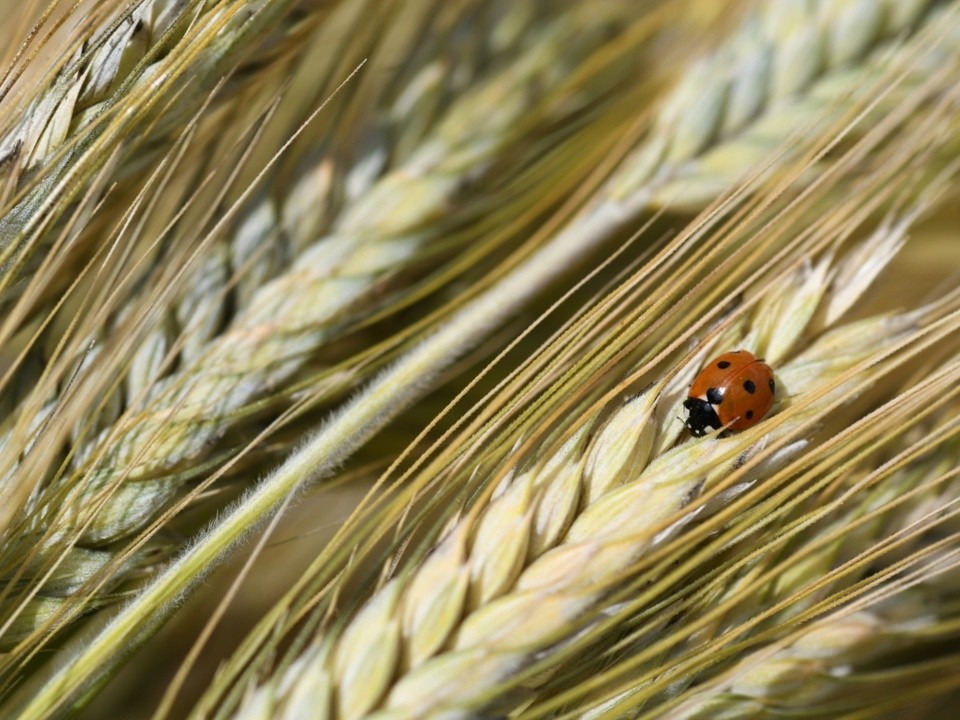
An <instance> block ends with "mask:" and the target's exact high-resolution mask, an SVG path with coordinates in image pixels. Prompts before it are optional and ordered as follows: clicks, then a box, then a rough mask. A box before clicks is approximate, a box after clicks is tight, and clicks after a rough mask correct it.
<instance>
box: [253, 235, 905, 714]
mask: <svg viewBox="0 0 960 720" xmlns="http://www.w3.org/2000/svg"><path fill="white" fill-rule="evenodd" d="M884 240H885V241H888V240H889V238H888V237H886V238H884ZM829 274H830V273H829V272H828V270H827V266H826V265H825V264H821V265H820V266H818V267H817V268H816V269H814V270H813V271H804V275H803V277H804V281H803V282H802V283H800V284H799V286H798V285H796V284H793V285H787V286H786V287H788V288H789V289H787V290H785V291H784V292H783V294H782V295H781V296H780V297H777V298H771V300H776V302H773V303H772V304H771V307H779V308H781V312H783V313H784V314H783V315H781V322H779V323H769V325H767V324H766V322H765V324H764V327H765V328H769V327H774V328H777V329H776V330H774V331H773V332H772V334H767V333H768V332H769V330H766V331H764V332H762V333H761V332H751V331H748V332H747V335H746V337H743V336H741V339H740V340H739V341H738V339H737V337H736V335H735V334H734V336H731V337H727V338H725V342H726V343H727V344H732V345H734V346H736V345H738V344H739V343H740V342H742V343H743V344H744V345H745V346H746V347H748V348H752V349H753V350H755V351H758V352H761V353H763V352H765V350H766V349H767V348H774V347H778V346H779V347H782V348H786V349H789V348H791V347H793V346H794V345H795V343H796V342H797V340H798V339H799V338H800V337H801V336H802V335H803V333H804V331H805V330H806V328H807V324H808V323H809V321H810V319H811V318H812V317H813V315H814V311H815V309H816V308H817V307H818V306H820V305H821V302H827V303H829V299H826V298H825V296H826V295H828V293H827V288H828V285H829V282H828V277H829ZM867 284H869V282H867V283H863V284H861V287H865V286H866V285H867ZM794 288H797V289H794ZM785 300H788V302H784V301H785ZM790 301H792V302H790ZM786 308H790V310H789V311H788V310H786ZM798 308H803V309H804V312H798V311H797V309H798ZM766 315H769V313H766ZM761 316H763V315H761ZM763 317H764V320H765V321H766V320H767V319H768V318H767V317H766V316H763ZM804 318H805V319H804ZM787 320H789V321H787ZM916 322H917V318H916V316H914V315H907V316H902V317H896V316H886V317H878V318H873V319H871V320H868V321H862V322H857V323H852V324H847V325H841V326H839V327H836V328H834V329H833V330H830V331H828V332H826V333H824V334H823V335H822V337H821V338H820V339H819V340H817V341H815V342H814V343H813V345H812V346H811V347H810V348H809V349H808V350H807V351H805V352H803V353H801V354H800V355H795V356H794V359H792V360H790V361H787V362H785V363H784V364H783V365H782V367H781V369H780V370H779V371H778V380H779V386H780V387H783V388H784V389H785V390H784V392H785V393H787V394H788V395H789V396H790V397H791V398H792V399H791V402H795V401H796V402H799V401H801V400H802V398H803V397H804V396H805V395H807V394H810V393H813V392H814V390H815V389H816V388H819V387H823V386H824V385H829V384H830V383H831V382H833V381H834V380H835V379H837V378H839V377H841V376H843V374H844V373H845V372H847V371H849V370H850V369H851V368H852V367H854V366H856V365H857V364H859V363H861V362H862V361H863V360H864V359H865V358H866V357H869V356H871V355H872V354H873V353H875V352H878V351H879V350H880V349H882V348H884V347H888V346H889V344H890V343H894V342H896V339H897V338H900V339H902V338H903V335H902V333H909V332H910V331H911V330H910V329H911V328H914V327H915V324H916ZM755 329H756V328H755ZM781 354H782V355H788V354H789V350H781ZM702 361H703V356H702V355H701V356H698V357H697V358H695V359H694V360H693V361H692V362H690V363H689V364H688V365H687V366H686V367H684V368H683V369H682V370H680V371H678V372H677V373H676V374H674V375H671V376H670V377H668V378H664V379H663V380H662V381H661V382H660V383H658V384H657V386H656V387H654V388H652V389H651V390H648V391H646V392H644V393H642V394H641V395H640V396H638V397H636V398H633V399H631V400H629V401H628V402H627V403H625V404H624V405H623V406H622V407H620V408H618V409H617V410H616V411H614V412H613V414H612V415H611V416H610V417H609V418H607V419H606V420H603V421H602V422H601V423H600V424H599V426H598V427H597V428H596V429H595V431H594V432H593V437H592V438H588V437H587V436H586V435H585V434H584V433H579V434H577V435H575V436H574V437H573V438H572V439H571V440H570V441H569V442H567V443H566V445H565V446H564V447H563V449H562V450H561V451H560V452H559V453H558V454H557V455H554V456H551V457H546V458H541V459H539V460H538V461H536V462H533V463H531V464H530V465H529V466H528V467H526V468H525V469H521V470H519V471H517V472H516V473H514V475H513V476H512V477H510V478H509V483H508V485H507V486H506V488H505V489H504V490H503V491H502V492H500V493H499V494H497V495H496V496H495V498H494V499H493V500H491V502H490V504H489V505H488V506H486V507H485V508H484V509H483V511H482V512H479V513H471V514H470V515H469V516H468V517H467V518H466V519H464V520H463V521H461V522H459V523H457V524H456V525H455V526H454V527H453V529H452V530H451V531H450V532H449V533H448V534H447V536H446V538H445V539H444V540H443V541H442V543H440V545H439V546H438V548H437V549H436V551H435V552H433V553H432V554H431V555H430V556H429V557H428V558H427V559H426V561H425V562H424V564H423V565H422V566H421V567H420V568H418V569H417V570H415V571H414V572H413V573H412V574H411V575H409V576H403V577H401V578H398V579H396V580H393V581H391V582H390V583H389V584H388V585H387V586H386V587H385V588H384V589H383V590H382V591H380V592H379V593H377V595H376V596H375V597H374V598H373V599H372V600H371V601H370V602H369V603H368V604H367V605H366V606H365V607H364V608H363V609H362V610H361V611H360V612H359V613H358V615H357V616H356V617H355V618H354V619H353V620H352V621H351V622H349V623H348V624H347V626H346V628H345V629H344V630H343V632H342V634H341V635H339V636H337V637H336V638H335V639H334V638H332V637H331V638H328V637H324V636H321V637H320V638H318V639H317V641H316V643H315V647H313V648H312V649H311V650H309V651H308V656H309V657H310V660H309V662H307V661H304V660H303V659H301V660H300V661H297V662H296V663H294V665H292V666H291V668H290V669H289V670H288V671H287V672H286V673H282V674H281V675H280V676H278V677H276V678H275V679H274V680H273V681H271V682H270V683H268V684H266V685H264V686H262V687H260V688H259V689H258V690H257V691H256V692H254V693H252V694H251V695H249V697H248V702H247V703H246V704H245V705H244V709H242V710H241V711H239V712H238V714H237V717H259V716H263V715H264V714H270V713H275V714H277V715H280V716H284V715H285V714H289V715H290V716H296V714H297V713H298V712H301V711H302V710H303V708H304V706H303V705H301V704H300V702H301V701H302V700H301V699H302V698H305V697H313V698H315V697H317V696H318V695H325V696H327V697H329V698H330V706H329V707H328V708H327V712H328V713H329V715H328V716H329V717H337V718H350V719H353V718H358V717H365V716H367V715H368V714H370V716H371V717H384V718H388V717H389V718H406V717H423V718H426V717H434V716H435V714H436V716H438V717H439V716H443V715H444V713H447V712H452V713H454V714H458V713H465V712H471V711H472V710H471V708H475V703H479V704H480V705H482V704H483V703H484V702H489V698H490V696H491V694H492V693H493V692H494V688H496V687H497V686H498V684H499V683H502V682H504V681H505V680H506V679H507V678H508V677H509V676H510V675H511V674H513V673H516V672H517V671H519V670H520V669H521V668H523V667H525V666H527V665H529V664H530V663H531V662H532V660H533V659H534V657H539V658H543V657H544V655H543V653H545V652H548V651H549V648H551V647H552V646H555V645H556V644H557V642H558V641H559V640H560V639H561V638H562V637H563V636H564V633H565V632H566V629H567V628H569V627H570V626H571V624H576V625H578V626H579V624H580V623H581V622H582V618H583V616H584V614H585V613H590V612H591V611H595V609H596V608H597V607H598V604H600V603H602V599H603V597H604V596H605V594H606V593H605V590H606V588H609V587H610V585H611V583H613V582H614V581H615V580H616V579H617V578H619V577H620V576H621V575H622V573H624V572H625V571H626V570H627V569H628V568H629V567H630V566H631V565H632V564H633V563H634V562H636V561H637V559H638V558H639V557H640V556H642V555H643V554H644V553H645V552H647V551H649V549H650V548H651V547H653V546H655V545H656V544H657V543H658V542H662V540H663V537H664V536H663V535H662V533H661V530H662V528H663V527H664V526H665V525H668V524H669V521H670V520H671V519H676V518H677V517H678V513H680V512H681V511H682V509H683V508H684V507H685V506H686V505H687V504H688V503H689V502H690V501H691V499H692V498H693V497H696V496H697V494H699V493H707V492H710V491H711V490H712V489H713V487H714V486H715V485H717V484H718V483H721V482H722V481H723V480H724V479H725V478H727V477H728V476H729V475H730V473H731V472H733V471H734V469H735V468H737V467H739V466H740V465H742V464H743V463H744V462H746V461H747V460H748V459H749V458H750V457H751V456H753V455H754V454H755V453H758V452H760V451H761V450H762V449H763V447H764V446H765V445H766V444H768V443H772V442H776V440H777V438H784V437H787V436H788V435H790V434H795V432H796V430H797V429H798V428H800V427H803V426H804V425H805V424H807V423H809V421H810V417H811V415H815V414H816V413H817V412H818V410H817V407H818V404H821V405H819V406H820V407H825V406H827V405H828V404H829V403H831V402H835V401H836V396H835V395H832V394H828V395H825V396H822V397H820V398H819V399H818V400H817V401H816V402H814V403H813V404H812V405H811V406H810V407H809V408H808V410H807V412H806V413H805V414H804V415H800V416H797V417H795V418H794V419H792V420H790V421H786V422H784V423H783V424H782V425H781V426H779V427H778V428H777V429H776V430H773V431H771V432H769V433H767V434H766V435H762V434H761V433H759V432H757V433H751V434H748V435H744V436H739V437H735V438H728V439H720V440H711V441H709V442H687V443H684V444H682V445H680V446H679V447H677V448H675V449H672V450H671V449H669V448H670V447H671V445H672V444H673V442H674V441H675V439H676V438H677V436H678V433H679V430H680V428H679V425H678V423H677V422H676V415H677V413H678V410H677V407H678V406H677V402H678V400H679V399H680V397H681V396H682V393H683V389H684V388H685V387H686V385H687V384H688V383H689V382H690V379H691V377H692V374H693V373H695V372H696V371H697V369H698V368H699V365H700V363H702ZM849 382H850V380H849V379H847V380H846V383H845V385H846V386H847V387H849ZM590 424H591V423H590V422H589V421H587V422H585V426H586V427H589V426H590ZM803 445H804V442H803V441H799V442H796V443H794V444H793V445H789V446H788V447H787V448H785V449H784V450H783V451H781V452H780V453H778V454H777V455H775V456H774V458H773V459H772V460H770V461H769V462H768V463H767V465H766V471H769V469H770V468H771V467H772V466H776V464H778V463H780V462H783V461H785V460H786V459H787V458H788V457H789V456H790V454H791V453H793V452H796V451H798V450H799V449H800V448H802V447H803ZM755 472H756V473H757V474H758V475H762V474H763V472H764V470H762V469H760V468H757V469H756V470H755ZM323 688H325V689H326V690H324V691H321V689H323ZM377 708H380V710H378V711H376V712H374V711H375V710H376V709H377Z"/></svg>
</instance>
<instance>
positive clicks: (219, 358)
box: [4, 17, 599, 642]
mask: <svg viewBox="0 0 960 720" xmlns="http://www.w3.org/2000/svg"><path fill="white" fill-rule="evenodd" d="M597 41H599V37H597V36H594V35H591V34H590V33H586V32H584V26H583V24H582V23H579V22H577V21H576V20H575V18H574V17H560V18H559V19H557V20H555V21H554V22H552V23H549V24H547V25H546V26H545V28H543V29H542V30H539V31H538V32H537V33H534V34H532V35H530V36H529V37H528V38H527V40H526V42H525V43H524V44H523V47H522V48H518V49H517V52H518V55H519V57H518V58H517V60H516V61H515V62H513V63H508V64H505V66H504V67H502V68H501V69H499V70H498V71H496V72H495V73H494V74H493V76H492V77H490V78H488V79H487V80H486V81H484V82H480V83H478V85H477V87H475V88H473V89H471V90H470V91H469V92H466V93H464V95H463V96H462V97H460V98H459V99H458V100H457V101H456V102H454V103H453V104H452V106H451V107H450V108H449V110H448V112H447V113H446V114H445V115H444V117H443V118H442V120H441V121H440V122H439V123H438V125H437V127H436V128H435V130H434V131H433V132H431V133H430V134H429V136H428V137H427V140H426V141H425V142H424V143H423V145H422V146H421V147H420V148H419V149H418V150H415V151H412V152H411V153H410V155H409V158H408V160H407V162H405V163H404V164H403V165H402V166H401V167H398V168H396V169H395V170H393V171H392V172H389V173H387V174H386V175H385V176H383V178H382V179H381V180H379V181H378V182H376V183H374V185H373V186H372V188H371V189H370V190H369V191H368V192H366V193H364V194H363V195H361V196H360V197H358V198H357V199H356V200H355V201H354V202H352V203H350V204H349V205H348V206H347V209H346V210H345V211H344V213H343V214H342V215H341V216H340V218H339V219H338V221H337V222H336V224H335V229H334V233H333V234H331V235H327V236H324V237H322V238H321V239H320V240H317V241H316V242H314V243H312V244H311V245H309V247H307V248H306V249H305V250H304V251H303V252H302V253H301V254H300V256H299V257H298V259H297V260H296V262H295V263H294V264H293V266H292V267H291V269H290V270H289V271H288V272H286V273H283V274H281V275H280V276H278V277H277V278H275V279H274V280H272V281H270V282H268V283H266V284H265V285H263V286H262V287H260V288H259V289H258V290H257V291H256V292H255V293H254V295H253V297H251V298H250V302H249V305H248V307H247V308H246V309H245V310H243V311H242V312H241V313H240V315H239V317H238V318H237V319H236V320H235V322H234V324H233V325H232V326H231V328H230V329H228V330H227V331H226V332H225V333H223V334H222V335H219V336H217V337H216V338H214V339H213V340H211V341H210V342H209V343H207V344H206V345H205V346H204V348H203V350H202V353H200V354H198V355H197V356H196V357H195V358H194V360H195V362H194V363H193V364H192V365H190V366H188V367H187V368H186V369H185V370H183V371H182V372H179V373H176V374H174V375H171V376H168V377H165V378H162V379H160V380H159V381H154V379H153V378H154V375H155V371H153V374H152V371H151V367H150V362H151V361H152V362H154V363H158V362H160V361H161V359H162V357H163V354H162V353H161V352H159V351H158V350H157V347H158V346H161V349H162V343H161V342H154V343H151V344H150V345H149V346H147V348H146V349H145V351H144V352H147V353H148V357H147V358H146V361H145V362H144V363H139V362H138V363H137V365H136V366H135V369H136V371H137V372H136V374H135V375H134V377H133V378H132V379H133V380H134V381H140V382H141V384H143V385H144V386H145V387H148V388H149V392H148V393H147V397H146V398H145V400H144V402H143V405H142V406H141V407H139V408H134V409H132V410H131V411H130V412H128V413H127V414H126V415H125V416H123V417H122V418H121V419H120V421H119V422H118V424H117V425H116V426H114V427H111V428H108V429H106V430H104V431H103V432H102V433H101V434H100V436H99V437H98V438H96V439H95V440H94V441H93V442H90V443H88V444H87V445H86V446H84V447H81V448H80V449H79V451H78V452H77V454H76V457H75V465H76V471H75V472H76V473H77V477H81V478H82V479H81V480H77V477H74V476H67V477H65V478H62V479H60V480H59V481H58V482H55V483H52V484H50V485H49V486H47V487H46V488H45V489H44V490H43V491H42V492H41V493H40V494H38V495H37V496H36V497H35V498H34V500H33V502H32V508H33V510H32V512H31V514H30V515H28V516H27V518H25V520H24V521H23V523H22V526H23V527H25V528H26V533H25V534H24V533H20V534H19V535H20V537H21V539H22V540H21V543H18V544H17V547H20V548H22V547H24V545H23V544H22V543H23V542H26V537H27V536H32V537H37V536H38V535H39V536H40V537H41V538H42V540H41V542H42V543H44V544H45V545H46V546H48V547H49V549H50V550H49V552H50V553H51V554H52V556H57V555H59V553H60V549H59V548H60V546H61V544H62V543H61V540H62V538H64V537H66V536H67V535H69V534H70V533H71V532H72V531H71V530H70V528H77V527H78V526H79V527H80V528H81V529H80V530H79V537H75V538H73V539H72V540H71V542H72V543H74V544H75V545H76V546H77V547H79V548H99V547H102V546H104V545H106V544H108V543H110V542H112V541H115V540H118V539H120V538H123V537H125V536H128V535H130V534H131V533H135V532H137V531H139V530H140V529H142V528H144V527H146V526H147V525H148V524H149V523H150V522H151V521H152V520H153V519H154V518H155V517H156V515H157V513H158V512H159V511H160V510H162V509H163V508H164V507H166V506H167V505H168V504H169V503H170V502H171V501H172V500H174V499H175V498H177V497H178V496H179V495H180V494H181V491H180V488H181V486H182V482H183V481H182V479H181V468H182V467H183V466H184V465H185V464H186V463H188V462H196V461H198V459H199V458H200V457H202V455H203V453H204V452H205V451H206V450H207V449H208V447H209V445H210V444H211V442H212V441H213V440H214V439H215V438H216V437H217V436H219V435H220V434H221V433H223V432H224V429H225V428H226V427H228V424H229V422H230V420H231V419H232V417H233V416H234V415H236V414H237V413H238V411H239V410H240V409H242V408H243V407H244V406H245V405H246V404H247V403H249V402H250V401H251V400H253V399H254V398H256V397H258V396H259V395H260V394H263V393H264V392H267V391H269V390H271V389H274V388H276V387H278V386H282V385H283V383H284V382H285V381H286V380H288V379H289V378H290V377H291V376H292V375H293V374H294V373H295V372H296V371H297V370H299V368H300V367H302V365H303V364H304V363H305V362H306V361H307V360H308V359H309V357H310V353H311V351H313V350H315V349H316V348H318V347H320V346H322V345H323V344H324V343H325V342H327V341H329V340H330V339H331V338H333V337H335V336H336V334H337V333H338V331H340V330H341V329H342V328H343V327H346V326H348V325H349V324H350V323H351V322H355V321H356V319H357V318H358V317H362V316H363V313H364V307H365V305H367V306H369V304H370V303H373V302H376V300H377V298H378V296H379V294H380V293H381V292H382V291H383V289H384V287H385V283H387V282H388V281H389V279H390V278H391V277H392V276H393V275H395V274H396V273H397V272H399V271H400V270H401V269H402V268H403V267H404V266H405V265H410V264H412V263H414V262H416V261H417V259H418V258H420V257H421V256H422V254H423V253H424V252H425V250H426V248H427V246H428V245H429V243H430V241H431V240H434V241H438V240H439V241H442V239H443V238H442V237H437V236H436V235H435V234H431V233H429V232H428V231H425V230H421V229H419V228H421V227H422V226H424V225H425V224H426V223H427V221H428V220H429V219H430V218H432V217H434V216H436V215H437V214H439V213H440V212H442V210H443V208H445V207H446V205H447V204H448V203H449V201H450V199H451V197H452V196H453V194H454V193H455V192H456V191H457V190H458V189H459V188H460V187H461V186H462V184H463V180H464V178H465V176H467V175H474V174H476V173H477V172H479V171H480V170H482V168H483V167H484V166H485V165H487V164H489V163H490V162H491V161H492V159H493V158H495V157H496V155H497V153H498V152H499V150H500V148H502V147H503V146H504V144H505V143H506V142H507V141H508V140H509V138H510V133H511V129H512V128H513V127H514V126H515V125H516V123H517V122H518V121H519V119H520V118H522V117H523V116H524V115H526V114H527V113H529V112H530V109H531V108H532V107H533V106H534V105H535V104H536V103H537V102H538V100H539V98H541V97H542V96H543V94H544V93H545V92H548V91H549V90H550V89H551V88H553V87H555V86H556V84H557V80H558V79H560V78H562V77H563V76H564V75H565V74H566V73H567V72H568V71H569V68H568V67H567V65H566V63H573V62H576V61H577V58H578V57H582V56H584V55H585V54H588V53H589V51H590V48H591V47H592V46H593V45H594V44H595V43H596V42H597ZM478 108H484V109H485V110H484V115H485V117H486V121H485V122H484V123H483V125H482V127H479V128H478V127H477V126H476V124H475V122H474V118H475V117H476V115H477V113H478V112H479V111H478ZM481 130H482V132H481ZM398 203H399V204H398ZM192 302H193V300H191V303H192ZM154 367H155V366H154ZM91 467H92V469H91ZM85 473H89V474H88V475H85ZM17 479H18V478H17V475H16V471H14V473H13V474H12V475H11V477H10V478H9V480H8V482H16V481H17ZM9 550H10V555H9V556H7V557H6V558H5V561H4V563H5V564H6V565H7V566H9V567H12V566H14V565H15V558H16V557H19V556H20V551H19V550H15V549H14V546H12V545H11V546H9ZM43 554H46V553H43ZM40 566H42V563H40ZM40 592H41V594H42V593H43V590H42V589H41V590H40ZM63 604H64V605H65V606H66V604H67V603H66V601H64V603H63ZM18 639H22V637H20V636H15V635H12V634H11V635H9V636H8V640H7V642H10V641H14V642H15V641H17V640H18Z"/></svg>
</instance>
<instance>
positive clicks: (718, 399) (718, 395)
mask: <svg viewBox="0 0 960 720" xmlns="http://www.w3.org/2000/svg"><path fill="white" fill-rule="evenodd" d="M707 400H708V401H709V402H710V404H711V405H719V404H720V403H722V402H723V392H721V391H720V390H719V389H718V388H710V389H709V390H707Z"/></svg>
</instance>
